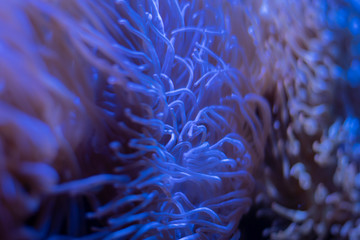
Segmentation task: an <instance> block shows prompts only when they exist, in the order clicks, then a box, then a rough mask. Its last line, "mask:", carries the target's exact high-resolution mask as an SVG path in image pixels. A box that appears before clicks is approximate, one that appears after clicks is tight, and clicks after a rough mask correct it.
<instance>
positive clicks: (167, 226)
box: [1, 0, 270, 239]
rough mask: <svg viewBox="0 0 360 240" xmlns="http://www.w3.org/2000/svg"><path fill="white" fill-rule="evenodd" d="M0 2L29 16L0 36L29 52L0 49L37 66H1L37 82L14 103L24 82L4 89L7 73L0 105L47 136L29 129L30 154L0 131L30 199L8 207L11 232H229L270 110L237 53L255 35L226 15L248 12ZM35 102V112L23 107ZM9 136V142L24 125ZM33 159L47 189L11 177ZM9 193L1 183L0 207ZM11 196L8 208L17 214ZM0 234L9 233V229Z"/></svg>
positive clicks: (140, 4) (195, 6)
mask: <svg viewBox="0 0 360 240" xmlns="http://www.w3.org/2000/svg"><path fill="white" fill-rule="evenodd" d="M3 5H4V11H6V12H11V13H16V12H19V13H21V14H22V15H23V17H24V18H25V20H23V21H20V22H18V21H17V20H13V21H12V23H13V24H14V27H13V28H14V29H17V28H19V31H20V32H15V33H14V35H13V36H12V35H7V36H4V37H2V41H3V42H4V43H5V44H7V45H16V43H17V42H16V41H25V42H26V43H27V44H28V45H26V44H25V45H22V46H21V47H23V48H24V50H22V49H20V50H18V49H17V48H16V46H15V47H14V48H9V49H7V51H9V52H8V53H6V55H7V56H9V57H13V56H15V55H16V53H17V51H20V54H21V55H24V56H26V54H27V53H28V52H29V54H31V53H33V54H38V55H36V56H29V57H28V59H31V60H28V61H29V62H30V61H31V62H32V64H34V66H31V65H26V66H25V67H24V68H25V69H24V70H23V69H21V70H20V71H19V70H18V69H15V68H9V69H11V72H12V73H13V74H16V73H18V72H21V73H22V74H23V76H24V77H23V78H20V80H22V79H24V80H23V81H24V83H25V84H26V85H28V84H27V82H26V81H30V82H31V83H34V84H36V83H38V82H39V86H33V87H34V88H35V90H36V91H40V90H43V91H42V92H38V93H37V94H36V95H34V94H33V92H32V90H29V89H26V88H23V90H24V91H25V93H24V94H23V95H22V96H23V97H24V98H25V97H26V96H27V98H28V100H23V99H20V98H18V97H17V96H18V94H21V92H20V91H21V90H20V91H19V90H18V89H19V88H18V87H16V86H14V87H11V86H8V84H11V83H12V82H11V81H12V80H13V79H18V78H17V77H16V76H14V77H12V76H7V75H3V78H4V79H5V81H4V85H5V87H4V89H5V90H4V95H3V101H4V105H5V104H7V105H8V108H9V110H7V109H6V108H5V107H4V108H2V109H3V110H4V111H5V110H6V113H8V114H9V115H10V116H11V117H16V118H19V119H22V120H23V121H24V123H19V125H20V126H23V127H24V126H26V125H25V124H29V125H31V126H32V127H34V128H36V130H37V131H39V132H40V133H43V134H44V135H45V136H42V135H40V136H39V135H37V134H35V133H34V132H30V133H28V134H29V135H31V136H32V137H33V138H35V139H33V141H35V143H37V144H36V145H35V146H34V147H31V151H33V153H27V152H26V151H27V150H26V147H25V145H24V146H23V145H20V144H21V143H22V142H21V140H22V139H16V138H15V139H11V140H7V139H6V130H4V131H3V132H2V134H1V135H2V136H3V137H4V138H3V142H7V141H11V142H13V143H12V144H15V147H13V148H10V149H13V150H12V151H10V153H9V155H8V156H6V157H5V159H6V161H5V162H4V164H6V165H11V164H12V163H13V162H14V161H18V162H19V163H17V164H16V168H15V171H16V172H15V173H14V174H12V172H11V170H10V167H8V166H7V167H6V168H5V169H4V171H5V173H4V176H6V175H8V176H9V177H11V178H16V179H11V180H12V181H18V182H19V186H18V188H19V191H25V192H26V191H28V192H31V194H32V196H33V197H34V198H36V205H35V206H32V208H31V209H30V210H28V211H23V210H22V209H21V213H22V214H23V216H22V217H21V218H19V217H18V216H16V213H10V214H12V215H11V217H13V218H14V219H15V218H16V219H17V220H18V221H19V222H17V223H16V224H14V227H18V228H21V229H27V230H28V231H29V233H24V235H26V236H27V237H29V238H47V237H50V236H51V237H53V238H56V237H69V238H71V237H80V236H86V237H87V238H95V239H99V238H100V239H119V238H128V239H144V238H149V239H154V238H156V239H180V238H181V239H199V238H206V239H227V238H230V237H232V236H234V238H236V237H237V236H238V234H239V233H238V230H237V227H238V223H239V220H240V218H241V217H242V215H243V214H245V213H246V211H247V210H248V208H249V207H250V204H251V194H252V190H253V186H254V179H253V177H252V174H253V172H254V171H255V169H256V168H257V166H258V165H259V164H260V163H261V161H262V159H263V152H264V146H265V143H266V137H267V134H268V132H269V130H270V111H269V106H268V104H267V102H266V101H265V99H264V98H262V97H261V96H260V95H259V94H258V91H257V88H256V86H255V85H254V84H253V81H252V78H255V77H257V76H256V75H257V74H258V71H259V68H258V67H257V66H258V65H257V61H256V59H254V58H253V56H252V52H251V51H250V49H245V48H244V45H248V46H249V47H252V48H254V46H253V45H252V41H251V36H250V35H249V34H248V33H247V31H246V29H247V27H245V26H244V28H243V31H246V32H245V33H246V34H247V36H246V35H241V36H242V37H241V38H240V37H239V36H237V35H236V34H242V32H241V31H238V29H237V27H238V26H236V28H235V27H234V25H235V23H232V21H233V20H234V21H235V18H234V17H231V15H235V14H239V13H238V12H236V13H235V12H234V9H233V8H235V9H236V10H239V11H240V13H241V14H242V15H243V18H244V19H247V16H246V14H245V11H244V10H243V9H242V8H241V7H242V6H241V5H240V4H238V3H227V2H225V1H215V0H214V1H179V2H177V1H167V2H165V1H163V2H157V1H100V0H99V1H61V2H60V1H38V0H37V1H35V0H30V1H27V2H23V1H14V3H12V4H10V5H6V3H3ZM5 5H6V6H5ZM224 14H226V16H224ZM1 16H2V17H3V18H4V21H5V20H7V19H6V14H5V13H4V14H2V15H1ZM174 18H175V19H176V20H174ZM245 23H246V22H245ZM242 24H244V23H242ZM22 28H27V31H26V32H24V30H23V29H22ZM235 32H236V34H235ZM26 37H28V39H26V40H24V38H26ZM18 45H21V44H20V43H19V44H18ZM17 59H19V58H17ZM6 64H11V65H19V64H17V63H16V62H15V63H13V62H6V63H4V65H5V66H9V65H6ZM19 66H21V65H19ZM26 67H28V68H30V69H29V70H28V71H29V72H27V71H26V70H27V69H26ZM33 71H35V72H33ZM38 72H39V73H38ZM42 76H43V79H42ZM29 78H33V80H29ZM30 86H31V85H30ZM38 89H39V90H38ZM7 90H8V91H15V92H14V93H13V94H12V95H11V93H9V95H11V96H13V97H9V96H8V95H5V92H6V91H7ZM61 94H63V95H65V96H63V95H61ZM58 95H59V96H58ZM38 98H39V99H38ZM41 98H44V99H41ZM13 101H14V102H13ZM16 101H18V102H27V103H28V106H21V105H20V106H19V105H18V104H17V103H16ZM33 101H35V102H33ZM52 101H54V103H55V102H56V105H54V104H52ZM43 105H44V106H43ZM41 106H43V107H42V108H41ZM10 108H15V110H14V111H16V112H19V113H18V114H15V113H13V112H11V111H10ZM32 108H39V109H34V111H33V112H28V111H29V110H30V109H32ZM57 109H58V110H57ZM22 115H26V116H27V117H28V118H31V119H34V120H32V121H34V122H35V123H33V122H30V120H28V119H27V118H26V117H25V116H22ZM64 118H65V119H64ZM74 118H75V119H74ZM9 122H11V123H10V124H14V123H16V121H15V120H14V119H10V121H9ZM37 122H39V123H37ZM36 124H38V125H40V126H37V125H36ZM40 127H43V128H44V130H41V129H40ZM14 128H16V127H14ZM30 130H31V128H30ZM13 131H15V130H12V134H11V135H10V136H9V138H10V137H16V136H24V135H23V134H24V133H26V132H25V131H24V130H23V129H20V131H19V133H18V134H13V133H14V132H13ZM34 131H35V130H34ZM23 132H24V133H23ZM36 137H38V138H39V139H36ZM36 140H37V141H38V142H36ZM44 144H46V145H44ZM51 144H52V145H51ZM19 150H20V152H21V153H22V154H25V155H29V156H33V157H34V160H32V161H31V164H33V165H34V164H35V165H34V167H33V165H31V164H30V163H27V162H26V161H24V160H23V157H20V156H19V158H18V159H17V158H16V156H13V155H12V154H14V153H15V152H17V151H19ZM41 150H43V151H45V150H46V151H45V152H44V153H42V152H41ZM36 151H40V152H39V154H36ZM3 152H6V151H3ZM32 162H35V163H32ZM36 164H39V170H37V171H35V172H40V173H41V174H40V175H39V179H37V178H35V177H32V175H31V174H30V173H26V172H25V173H24V174H30V176H29V177H30V178H34V179H37V180H38V181H39V182H47V184H48V185H50V186H47V188H46V189H44V190H43V191H41V192H35V190H34V189H35V188H36V187H38V186H37V184H36V183H34V186H33V185H31V186H30V189H28V187H27V186H24V183H23V180H21V178H20V177H18V176H17V175H18V172H20V171H22V170H21V169H33V168H35V167H36V166H37V165H36ZM44 164H45V165H44ZM68 164H69V165H68ZM19 165H20V166H23V167H19ZM73 165H74V166H73ZM48 169H51V171H50V170H48ZM10 174H11V175H10ZM48 178H50V180H48ZM2 182H3V183H4V184H6V186H10V184H9V183H8V181H6V180H3V181H2ZM10 193H11V190H9V189H5V194H4V195H2V197H3V198H4V202H7V201H10V200H9V199H8V198H11V194H10ZM16 196H17V197H21V200H22V201H24V202H25V203H31V201H30V200H29V199H28V198H24V197H22V196H21V195H19V194H17V195H16ZM13 204H14V205H13V206H11V207H10V208H9V209H11V210H12V209H13V210H14V211H15V210H16V205H17V203H15V202H13ZM2 205H5V203H4V204H2ZM59 209H61V210H60V211H59ZM24 220H27V224H26V225H25V228H24V227H22V226H21V223H22V222H23V221H24ZM3 231H7V232H9V234H10V235H9V236H13V235H11V234H16V233H15V232H18V229H17V228H15V230H14V231H12V229H10V230H5V229H4V230H3ZM31 234H32V235H31ZM22 237H25V236H22ZM9 238H10V237H9Z"/></svg>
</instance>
